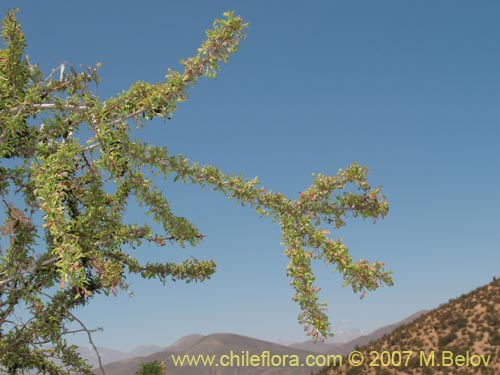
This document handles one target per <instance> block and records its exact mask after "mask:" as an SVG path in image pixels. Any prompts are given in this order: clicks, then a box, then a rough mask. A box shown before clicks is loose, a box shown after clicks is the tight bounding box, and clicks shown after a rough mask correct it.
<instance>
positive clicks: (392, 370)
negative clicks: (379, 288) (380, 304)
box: [317, 279, 500, 375]
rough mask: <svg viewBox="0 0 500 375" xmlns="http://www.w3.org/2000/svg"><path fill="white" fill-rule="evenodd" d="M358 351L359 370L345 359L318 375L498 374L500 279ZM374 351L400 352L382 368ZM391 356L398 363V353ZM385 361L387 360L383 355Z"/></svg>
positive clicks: (426, 314)
mask: <svg viewBox="0 0 500 375" xmlns="http://www.w3.org/2000/svg"><path fill="white" fill-rule="evenodd" d="M358 350H360V351H361V352H362V353H363V355H364V358H365V361H364V363H363V364H362V365H361V366H359V367H349V366H348V365H347V359H345V358H344V363H343V366H336V367H331V368H325V369H323V370H322V371H320V372H318V373H317V374H318V375H319V374H322V375H361V374H363V375H382V374H383V375H417V374H418V375H427V374H432V375H444V374H453V375H466V374H467V375H472V374H491V375H498V374H500V361H499V358H500V279H493V281H492V282H491V283H490V284H487V285H485V286H483V287H480V288H478V289H476V290H474V291H472V292H470V293H468V294H464V295H462V296H460V297H458V298H455V299H452V300H450V301H449V302H448V303H446V304H443V305H441V306H439V307H438V308H436V309H434V310H432V311H430V312H427V313H425V314H422V315H420V316H419V317H418V318H416V319H415V320H413V321H412V322H411V323H408V324H405V325H402V326H400V327H398V328H396V329H395V330H394V331H392V332H391V333H389V334H386V335H384V336H383V337H382V338H380V339H378V340H376V341H374V342H372V343H370V344H368V345H365V346H363V347H361V348H359V349H358ZM404 351H411V354H410V355H408V354H404ZM374 352H377V353H381V352H385V353H389V354H390V355H393V354H391V353H402V362H401V364H400V365H399V366H394V365H393V364H394V362H393V363H392V365H391V363H390V359H389V363H386V364H382V363H381V361H382V359H381V358H379V359H378V360H377V359H376V356H377V355H376V354H374ZM370 353H371V354H370ZM407 356H408V363H407V364H406V365H405V362H406V358H407ZM386 357H387V356H386ZM393 358H395V359H394V361H395V363H396V364H397V362H398V354H396V355H393ZM432 358H434V362H433V360H432ZM384 360H385V361H386V362H387V360H388V357H387V358H385V359H384ZM433 363H434V365H433ZM370 364H371V366H370ZM374 364H378V365H379V366H374Z"/></svg>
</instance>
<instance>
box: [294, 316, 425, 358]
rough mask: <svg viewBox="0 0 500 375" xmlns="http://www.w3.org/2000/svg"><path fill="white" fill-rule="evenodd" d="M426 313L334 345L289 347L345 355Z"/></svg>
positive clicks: (310, 342) (311, 343)
mask: <svg viewBox="0 0 500 375" xmlns="http://www.w3.org/2000/svg"><path fill="white" fill-rule="evenodd" d="M426 312H427V311H426V310H422V311H418V312H416V313H414V314H412V315H410V316H408V317H407V318H405V319H403V320H401V321H399V322H397V323H394V324H389V325H386V326H383V327H380V328H378V329H376V330H375V331H373V332H372V333H369V334H365V335H360V336H358V337H355V338H354V339H352V340H349V341H345V342H336V343H319V342H318V343H314V342H313V341H305V342H302V343H297V344H292V345H290V347H292V348H297V349H302V350H309V351H312V352H316V353H335V354H340V355H347V354H348V353H349V352H351V351H353V350H354V348H356V347H361V346H364V345H367V344H369V343H370V342H372V341H375V340H377V339H379V338H381V337H383V336H384V335H386V334H388V333H390V332H392V331H394V330H395V329H396V328H398V327H399V326H402V325H404V324H407V323H410V322H412V321H413V320H415V319H416V318H418V317H419V316H420V315H422V314H424V313H426Z"/></svg>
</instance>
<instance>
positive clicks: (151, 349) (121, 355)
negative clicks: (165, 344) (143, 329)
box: [78, 345, 163, 368]
mask: <svg viewBox="0 0 500 375" xmlns="http://www.w3.org/2000/svg"><path fill="white" fill-rule="evenodd" d="M97 349H98V351H99V356H100V357H101V361H102V364H103V365H106V364H108V363H112V362H116V361H120V360H123V359H127V358H133V357H145V356H148V355H150V354H152V353H156V352H158V351H160V350H162V349H163V348H162V347H160V346H154V345H147V346H139V347H137V348H135V349H134V350H132V351H131V352H122V351H119V350H113V349H109V348H101V347H99V348H97ZM78 352H79V353H80V355H81V356H82V357H83V358H85V359H87V360H88V361H89V363H90V364H91V365H92V367H94V368H95V367H98V366H99V360H98V359H97V355H96V353H95V352H94V350H93V349H90V348H87V347H83V346H81V347H79V348H78Z"/></svg>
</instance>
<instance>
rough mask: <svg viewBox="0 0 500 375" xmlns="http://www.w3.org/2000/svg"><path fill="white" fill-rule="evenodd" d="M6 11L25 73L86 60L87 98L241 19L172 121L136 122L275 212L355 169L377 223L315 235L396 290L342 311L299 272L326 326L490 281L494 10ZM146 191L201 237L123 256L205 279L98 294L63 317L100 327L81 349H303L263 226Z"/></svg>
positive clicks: (153, 72)
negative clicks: (327, 236)
mask: <svg viewBox="0 0 500 375" xmlns="http://www.w3.org/2000/svg"><path fill="white" fill-rule="evenodd" d="M14 6H19V7H20V8H21V12H20V13H19V15H18V18H19V20H20V21H21V23H22V25H23V27H24V30H25V32H26V35H27V41H28V44H29V47H28V54H29V55H30V60H31V61H32V62H33V63H35V62H38V63H40V65H41V67H42V69H43V70H44V71H49V70H50V69H51V68H53V67H56V66H58V65H59V63H61V62H62V61H65V62H68V63H70V64H73V65H75V66H78V65H79V64H84V65H91V64H95V63H97V62H102V63H103V68H102V70H101V84H100V85H99V94H100V96H101V97H102V98H107V97H109V96H111V95H113V94H115V93H118V92H121V91H123V90H126V89H127V88H128V87H129V85H130V84H131V83H134V82H135V81H137V80H143V81H148V82H155V81H161V80H163V78H164V76H165V74H166V70H167V68H168V67H171V68H173V69H180V68H181V67H180V65H179V63H178V61H179V59H181V58H186V57H189V56H192V55H194V54H195V53H196V49H197V48H198V46H199V44H200V43H201V41H202V40H204V31H205V30H206V29H207V28H210V27H211V25H212V22H213V20H214V19H215V18H217V17H221V15H222V13H223V12H224V11H225V10H234V11H235V13H236V14H238V15H241V16H242V17H243V18H244V19H245V20H246V21H247V22H249V23H250V27H249V28H248V29H247V34H248V37H247V39H245V40H244V41H243V42H242V45H241V48H240V51H239V52H238V53H237V54H236V55H233V56H232V57H231V58H230V61H229V63H228V64H226V65H224V66H223V67H222V70H221V72H220V74H219V76H218V78H217V80H207V79H204V80H203V81H201V82H200V83H199V84H197V86H196V87H195V88H193V89H192V90H191V91H190V97H189V99H188V101H186V102H184V103H182V104H181V105H179V108H178V110H177V112H175V114H174V117H173V120H172V121H169V122H168V123H167V124H163V123H162V122H161V121H153V122H150V123H148V124H147V126H146V127H145V128H144V129H143V133H142V136H143V137H144V139H146V140H149V141H150V142H152V143H155V144H157V145H167V146H168V147H169V149H170V151H171V152H179V153H182V154H183V155H185V156H186V157H188V158H190V159H191V160H196V161H199V162H200V163H202V164H211V165H214V166H217V167H220V168H222V169H223V170H224V171H227V172H235V173H243V174H244V175H246V176H248V177H254V176H259V178H260V180H261V181H262V183H263V185H264V186H266V187H267V188H269V189H272V190H274V191H281V192H283V193H285V194H286V195H287V196H288V197H290V198H295V197H297V196H298V194H299V192H300V191H302V190H304V189H306V188H307V187H308V186H309V185H310V183H311V181H312V178H311V174H312V173H313V172H314V173H323V174H330V175H332V174H335V173H336V172H337V170H338V169H339V168H345V167H346V166H347V165H349V164H350V163H351V162H354V161H356V162H358V163H360V164H363V165H366V166H368V167H369V171H370V172H369V181H370V183H371V184H372V185H374V186H377V185H383V192H384V193H385V195H386V197H387V199H388V201H389V204H390V212H389V215H388V216H387V217H386V219H385V220H383V221H379V222H377V223H376V224H373V223H372V222H371V221H366V222H363V221H362V220H349V221H348V223H347V224H348V225H347V227H345V228H344V229H342V230H341V231H340V232H338V233H335V232H333V233H332V235H333V236H334V237H337V236H341V237H342V238H343V240H344V241H345V243H346V245H347V246H348V248H349V249H350V251H351V253H352V254H353V257H354V259H359V258H366V259H369V260H379V261H385V263H386V265H387V268H389V269H391V270H393V271H394V282H395V285H394V286H393V287H384V288H382V289H379V290H377V291H375V292H371V293H369V294H368V295H367V296H366V297H365V298H364V299H363V300H360V299H359V296H357V295H354V294H353V293H352V290H351V289H349V288H342V286H341V285H342V280H341V277H339V275H335V274H333V272H332V267H327V266H325V265H324V264H321V263H317V264H314V266H315V271H316V272H317V275H318V280H317V284H318V285H319V286H321V287H322V288H323V289H322V292H321V294H320V296H321V297H322V298H323V299H324V300H326V301H327V302H328V303H329V315H330V318H331V322H332V325H333V327H334V331H339V330H342V329H345V328H350V327H357V328H361V329H363V330H365V331H371V330H373V329H376V328H378V327H379V326H381V325H385V324H390V323H393V322H395V321H398V320H400V319H402V318H404V317H406V316H407V315H410V314H412V313H414V312H416V311H417V310H421V309H431V308H434V307H437V306H439V305H440V304H441V303H445V302H447V301H448V300H449V299H450V298H452V297H457V296H459V295H461V294H463V293H466V292H469V291H470V290H472V289H474V288H476V287H478V286H481V285H483V284H486V283H487V282H489V281H491V279H492V276H493V275H497V276H498V275H499V274H500V251H499V250H500V249H499V248H500V219H499V216H498V215H499V212H500V168H499V166H500V152H499V142H500V128H499V124H498V123H499V119H500V106H499V102H500V23H499V22H498V19H499V16H500V3H499V2H498V1H481V2H471V1H459V0H442V1H439V2H437V1H382V0H380V1H309V2H306V1H300V2H299V1H287V2H278V1H263V0H254V1H243V0H241V1H222V0H211V1H201V0H198V1H168V2H166V1H149V0H143V1H141V2H138V1H120V2H118V1H115V2H111V1H96V0H87V1H85V2H71V1H61V0H57V1H50V2H36V1H32V2H26V1H14V0H7V1H2V3H1V4H0V10H1V11H2V12H4V11H5V10H6V9H7V8H11V7H14ZM159 183H160V184H161V182H159ZM162 186H164V189H165V193H166V195H167V196H169V197H171V203H172V206H173V208H174V210H175V212H176V213H177V214H179V215H184V216H186V217H188V218H190V219H191V220H192V221H194V222H195V223H196V224H197V225H198V226H199V228H200V229H201V231H202V232H203V233H204V234H205V235H206V236H207V237H206V239H205V241H204V242H203V243H202V245H200V246H199V247H196V248H194V249H185V250H181V249H179V248H178V247H177V246H167V247H165V248H155V247H153V246H149V245H144V246H143V247H142V248H141V249H138V250H137V254H138V257H139V258H140V259H141V260H146V259H150V260H152V259H155V260H157V259H162V260H165V261H180V260H182V259H184V258H186V257H189V256H192V255H195V256H197V257H200V258H203V259H210V258H213V259H214V260H215V261H216V262H217V265H218V268H217V269H218V270H217V273H216V274H215V275H214V276H213V278H212V279H211V280H209V281H206V282H204V283H201V284H200V283H199V284H188V285H186V284H184V283H182V282H178V283H171V284H168V285H167V286H165V287H163V286H162V285H161V283H160V282H156V281H154V280H148V281H143V280H140V279H137V278H130V279H129V281H130V283H131V289H132V290H133V291H134V293H135V297H134V298H129V297H128V296H127V295H126V294H125V293H124V294H122V295H120V296H118V297H116V298H113V297H110V298H103V297H98V298H96V299H95V300H94V301H93V303H91V304H90V305H89V306H88V307H86V308H84V309H81V310H80V311H79V316H80V317H81V318H82V319H83V320H84V321H85V322H86V323H87V325H88V326H89V327H97V326H103V327H104V331H103V332H102V333H96V334H95V335H94V338H95V342H96V344H97V345H98V346H106V347H110V348H116V349H122V350H129V349H132V348H134V347H136V346H138V345H145V344H155V345H162V346H166V345H169V344H171V343H172V342H173V341H175V340H176V339H178V338H180V337H182V336H184V335H187V334H191V333H200V334H210V333H215V332H231V333H237V334H242V335H247V336H252V337H256V338H261V339H266V340H271V341H278V340H281V341H304V340H306V339H308V337H307V336H306V335H305V333H304V332H303V329H302V327H301V326H300V325H299V324H298V322H297V314H298V313H299V308H298V306H297V305H295V304H294V303H293V302H292V301H291V296H292V294H293V290H292V288H291V287H290V286H289V284H288V283H289V280H288V279H287V277H286V270H285V266H286V263H287V258H286V257H285V256H284V255H283V248H282V247H281V245H280V232H279V226H278V225H277V224H276V223H273V222H272V221H271V220H269V219H261V218H259V217H258V216H257V215H256V214H255V213H254V212H253V211H252V210H251V209H250V208H247V207H240V206H239V205H238V204H236V203H235V202H233V201H229V200H227V199H226V198H225V197H223V196H222V195H219V194H218V193H212V192H209V191H203V192H200V191H199V189H198V188H197V187H187V188H185V187H183V186H177V185H172V184H170V183H169V184H163V185H162ZM131 218H134V219H137V214H136V215H134V212H131ZM139 220H140V219H139ZM74 342H75V343H77V344H85V343H86V338H85V337H84V335H81V336H78V337H75V338H74Z"/></svg>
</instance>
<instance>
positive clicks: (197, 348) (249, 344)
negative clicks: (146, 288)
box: [95, 333, 319, 375]
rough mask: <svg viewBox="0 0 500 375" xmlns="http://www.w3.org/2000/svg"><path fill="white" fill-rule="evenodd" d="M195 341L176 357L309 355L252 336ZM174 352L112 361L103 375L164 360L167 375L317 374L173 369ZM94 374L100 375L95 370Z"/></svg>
mask: <svg viewBox="0 0 500 375" xmlns="http://www.w3.org/2000/svg"><path fill="white" fill-rule="evenodd" d="M195 339H196V340H190V341H191V343H192V345H191V346H189V347H187V348H186V347H185V346H184V345H179V346H184V348H183V350H180V351H177V352H176V354H180V355H182V354H186V355H191V356H197V355H205V356H210V355H214V356H216V357H217V358H220V357H221V356H222V355H226V354H228V353H230V352H231V351H232V352H233V353H236V354H240V353H242V352H246V351H248V352H249V353H250V354H258V355H260V354H261V353H262V352H264V351H270V352H271V353H273V355H289V356H290V355H297V356H299V357H300V358H301V360H302V361H303V360H304V358H305V356H306V355H308V354H312V352H308V351H304V350H300V349H294V348H290V347H288V346H284V345H279V344H273V343H270V342H267V341H262V340H258V339H254V338H251V337H246V336H240V335H234V334H229V333H216V334H212V335H207V336H203V337H202V338H201V339H199V338H198V337H196V338H195ZM172 353H173V352H172V351H171V350H170V349H168V350H166V351H160V352H158V353H155V354H152V355H149V356H147V357H136V358H131V359H126V360H122V361H118V362H114V363H111V364H108V365H106V366H104V369H105V371H106V375H134V374H135V372H136V371H137V369H138V365H139V364H140V363H144V362H150V361H165V364H166V370H167V374H172V375H174V374H175V375H195V374H212V375H233V374H238V375H259V374H264V375H285V374H290V375H309V374H310V373H311V371H312V370H314V371H318V370H319V368H318V367H316V368H313V367H294V368H293V367H292V368H291V367H250V366H247V367H222V366H220V367H216V366H211V367H208V366H207V367H203V366H198V367H195V366H193V367H189V366H187V365H185V366H177V367H175V366H174V364H173V362H172V360H170V358H171V357H170V355H171V354H172ZM95 373H96V374H99V373H100V372H99V371H97V370H95Z"/></svg>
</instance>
